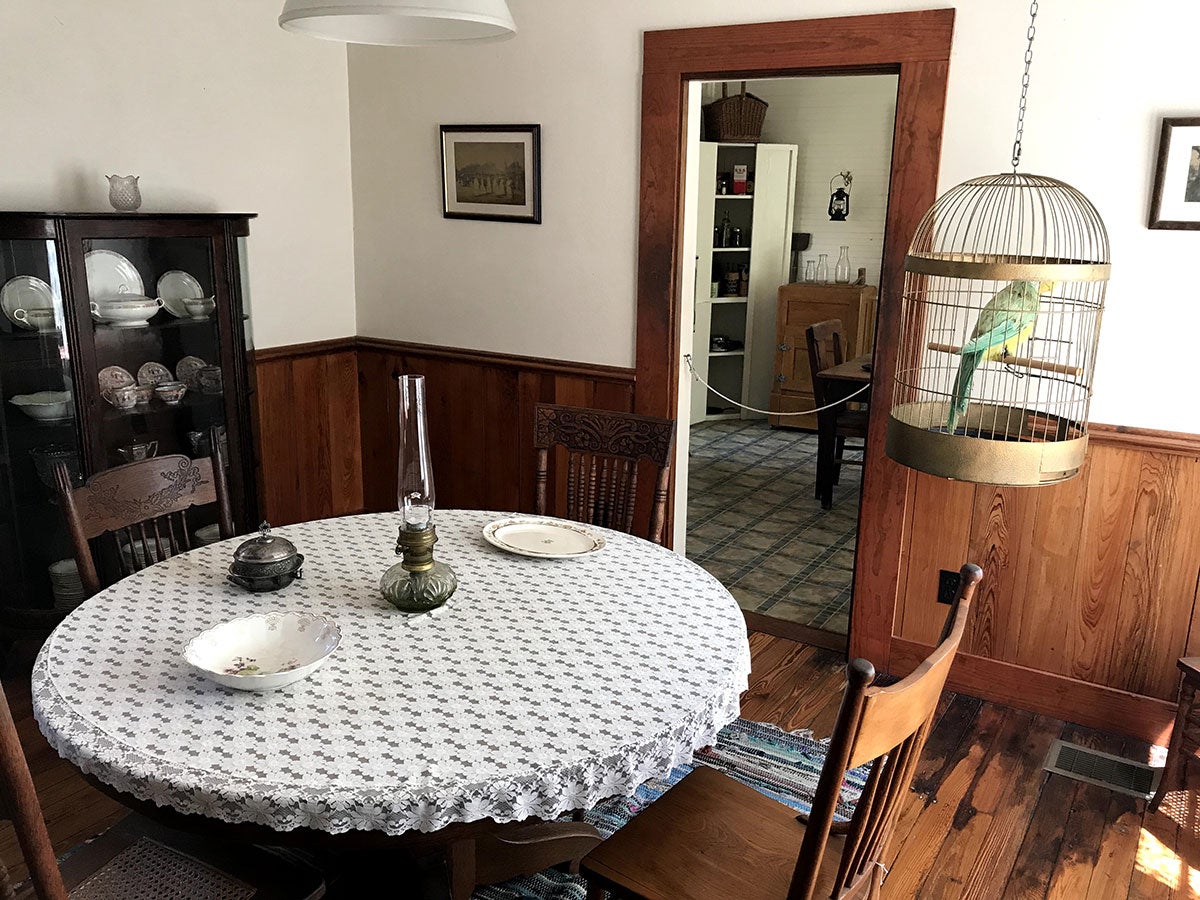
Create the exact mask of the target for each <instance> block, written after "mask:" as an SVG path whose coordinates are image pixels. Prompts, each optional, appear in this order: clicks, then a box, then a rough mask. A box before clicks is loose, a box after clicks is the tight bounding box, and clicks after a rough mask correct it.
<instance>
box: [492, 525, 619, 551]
mask: <svg viewBox="0 0 1200 900" xmlns="http://www.w3.org/2000/svg"><path fill="white" fill-rule="evenodd" d="M483 539H484V540H485V541H487V542H488V543H489V544H491V545H492V546H493V547H499V548H500V549H501V550H505V551H507V552H509V553H516V554H517V555H518V556H534V557H539V558H541V559H573V558H575V557H577V556H588V555H589V554H592V553H599V552H600V551H601V550H603V549H604V547H605V545H606V543H607V542H606V541H605V540H604V538H603V537H601V536H600V535H599V534H597V533H596V532H595V531H593V530H592V529H590V528H588V527H587V526H586V525H581V524H579V523H578V522H567V521H564V520H563V519H550V518H544V517H542V516H508V517H506V518H503V519H497V520H496V521H495V522H489V523H488V524H487V525H485V526H483Z"/></svg>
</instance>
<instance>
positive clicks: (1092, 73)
mask: <svg viewBox="0 0 1200 900" xmlns="http://www.w3.org/2000/svg"><path fill="white" fill-rule="evenodd" d="M931 5H938V4H931V3H930V2H929V0H807V2H805V3H803V4H797V3H795V2H794V0H743V2H741V3H739V4H737V5H736V7H731V6H730V4H729V3H728V2H727V0H689V2H687V3H684V2H673V3H666V2H660V3H645V2H641V0H609V2H606V3H603V4H599V3H586V4H585V3H564V2H561V0H511V8H512V11H513V14H514V16H516V19H517V22H518V24H519V26H520V29H521V30H520V33H519V34H518V35H517V37H516V38H515V39H513V40H512V41H508V42H506V43H500V44H491V45H483V46H475V47H456V48H441V49H418V50H395V49H386V48H372V47H352V48H351V49H350V84H351V128H352V139H353V150H354V193H355V219H356V227H357V232H358V238H357V244H356V257H357V282H358V320H359V331H360V332H361V333H363V334H368V335H375V336H381V337H394V338H405V339H408V340H416V341H428V342H431V343H439V344H448V345H453V346H462V347H473V348H480V349H488V350H497V351H508V352H513V353H527V354H534V355H538V356H552V357H562V358H568V359H577V360H584V361H589V362H597V363H609V364H614V365H631V364H632V362H633V343H634V284H635V261H636V252H637V209H638V187H637V180H638V153H639V137H638V130H639V121H640V103H641V95H640V85H641V75H640V59H641V33H642V31H644V30H646V29H659V28H677V27H685V26H694V25H722V24H731V23H735V22H750V21H770V20H777V19H794V18H801V17H806V18H807V17H819V16H831V15H850V14H856V13H882V12H896V11H901V10H907V9H920V8H925V7H929V6H931ZM946 5H955V6H957V7H958V19H957V25H956V32H955V34H956V36H955V46H954V56H953V59H952V63H951V72H950V89H949V95H948V97H947V109H946V134H945V140H944V144H943V147H944V149H943V156H942V168H941V184H942V187H943V188H946V187H949V186H951V185H953V184H955V183H957V182H959V181H962V180H963V179H965V178H968V177H971V176H974V175H979V174H983V173H986V172H992V171H1002V170H1004V169H1005V168H1006V167H1007V166H1008V158H1009V153H1010V147H1011V144H1012V132H1013V126H1014V125H1015V118H1016V104H1017V96H1018V91H1019V84H1020V76H1021V70H1022V68H1023V54H1024V41H1025V28H1026V16H1027V14H1028V6H1029V4H1028V2H1027V0H970V2H967V0H959V2H957V3H954V4H950V3H947V4H946ZM1198 33H1200V4H1196V3H1183V2H1177V0H1151V2H1149V3H1148V4H1145V5H1143V6H1142V7H1140V8H1138V9H1137V11H1136V13H1131V10H1130V8H1129V6H1128V5H1127V4H1123V3H1118V2H1116V0H1057V2H1055V3H1048V4H1043V5H1042V7H1041V14H1040V15H1039V17H1038V39H1037V45H1036V47H1035V51H1034V52H1035V59H1034V64H1033V72H1032V79H1033V83H1032V87H1031V90H1030V95H1029V102H1030V106H1029V113H1028V117H1027V119H1026V130H1025V134H1026V145H1025V157H1024V163H1025V165H1024V168H1026V169H1028V170H1030V171H1034V172H1042V173H1046V174H1052V175H1055V176H1057V177H1060V178H1063V179H1065V180H1067V181H1069V182H1071V183H1073V184H1075V185H1076V186H1077V187H1078V188H1080V189H1081V190H1083V191H1084V192H1085V193H1087V194H1088V195H1089V196H1090V197H1091V198H1092V200H1093V201H1094V202H1095V204H1096V205H1097V207H1098V208H1099V209H1100V211H1101V213H1102V214H1103V215H1104V217H1105V220H1106V221H1107V223H1108V227H1109V229H1110V231H1111V234H1112V242H1113V255H1114V262H1115V270H1114V275H1113V279H1112V285H1111V288H1110V291H1109V302H1110V306H1109V313H1108V315H1107V317H1106V326H1105V332H1104V333H1105V337H1104V339H1103V343H1102V345H1101V348H1100V360H1099V364H1098V370H1097V384H1096V391H1097V394H1096V401H1095V404H1094V407H1093V418H1094V419H1096V420H1097V421H1104V422H1115V423H1122V424H1128V425H1138V426H1144V427H1158V428H1170V429H1179V430H1186V431H1200V404H1196V403H1194V402H1191V401H1190V400H1187V401H1181V400H1180V399H1178V398H1177V397H1176V396H1174V395H1173V393H1172V392H1170V391H1162V390H1158V389H1148V388H1147V387H1146V386H1145V385H1143V384H1140V383H1139V382H1138V381H1137V379H1135V378H1132V377H1130V376H1129V374H1128V369H1127V368H1126V366H1127V361H1128V360H1129V358H1130V354H1129V351H1128V349H1127V348H1128V347H1129V345H1130V340H1129V339H1130V336H1138V338H1139V340H1138V342H1137V344H1138V345H1140V346H1153V345H1155V344H1156V343H1160V341H1159V340H1158V335H1159V334H1160V333H1161V332H1162V331H1165V330H1169V331H1171V332H1176V333H1195V332H1197V331H1200V302H1197V300H1200V281H1197V279H1196V275H1195V263H1194V260H1195V258H1196V256H1197V253H1198V252H1200V234H1197V233H1196V232H1178V233H1166V232H1151V231H1147V230H1146V228H1145V219H1146V210H1147V204H1148V193H1149V189H1150V182H1151V178H1152V169H1153V164H1154V156H1155V152H1156V146H1155V145H1156V142H1157V134H1158V127H1159V119H1160V117H1161V116H1163V115H1184V114H1192V115H1195V114H1196V113H1197V112H1198V111H1200V99H1198V98H1197V94H1196V91H1195V63H1194V48H1193V44H1194V40H1195V35H1196V34H1198ZM523 121H532V122H540V123H541V125H542V129H543V138H544V173H545V174H544V182H543V184H544V189H545V199H544V207H545V224H544V225H541V226H528V225H499V224H490V223H480V222H459V221H450V220H444V219H442V218H441V212H440V208H441V207H440V204H441V198H440V193H439V190H440V189H439V185H438V166H439V156H438V142H437V126H438V124H439V123H443V122H444V123H454V122H523ZM1148 332H1149V333H1148ZM1155 359H1156V372H1157V375H1158V377H1157V378H1156V379H1155V382H1156V385H1159V386H1161V385H1175V384H1180V385H1182V384H1190V382H1191V381H1192V380H1193V377H1194V376H1193V372H1192V361H1191V360H1190V359H1189V358H1188V357H1187V355H1186V354H1174V355H1171V354H1161V355H1159V356H1156V358H1155Z"/></svg>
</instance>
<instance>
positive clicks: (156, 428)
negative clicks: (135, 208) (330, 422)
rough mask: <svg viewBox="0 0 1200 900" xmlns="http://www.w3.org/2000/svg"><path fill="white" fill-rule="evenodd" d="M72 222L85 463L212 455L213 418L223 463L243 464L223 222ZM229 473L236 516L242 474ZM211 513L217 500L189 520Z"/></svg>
mask: <svg viewBox="0 0 1200 900" xmlns="http://www.w3.org/2000/svg"><path fill="white" fill-rule="evenodd" d="M67 233H68V235H69V236H70V242H69V254H70V261H71V268H72V272H73V276H74V278H73V282H74V286H75V288H74V292H75V295H76V296H75V304H76V308H77V310H78V320H79V323H80V325H79V334H80V348H79V356H80V363H81V366H80V369H79V371H80V373H81V375H80V377H81V379H82V378H86V383H84V384H81V385H80V395H81V398H83V402H85V403H86V404H87V406H88V411H89V415H87V416H86V417H85V421H86V423H87V428H86V430H85V433H84V442H85V453H86V457H87V460H88V462H89V466H88V470H89V471H99V470H101V469H106V468H110V467H112V466H116V465H121V464H122V463H125V462H129V461H132V460H136V459H140V458H144V457H145V456H165V455H169V454H183V455H185V456H189V457H192V458H199V457H202V456H209V455H210V454H211V452H212V444H211V435H212V434H213V429H214V428H215V429H216V434H217V440H218V441H220V443H221V445H222V448H223V450H224V453H225V461H226V465H227V466H232V467H233V470H234V471H235V472H236V471H238V467H239V466H241V465H242V464H243V462H244V460H242V459H241V458H240V449H239V448H240V447H241V446H242V443H241V441H239V440H238V437H239V434H238V432H239V429H240V428H241V427H242V423H241V421H240V417H239V415H238V402H239V400H238V393H237V380H238V371H237V370H238V367H240V366H244V365H245V362H244V360H243V359H242V358H241V343H242V338H241V335H242V331H243V328H244V322H243V319H244V316H243V314H242V312H241V306H240V303H237V302H235V301H236V299H237V295H236V291H235V289H234V286H233V279H234V278H235V277H236V273H234V272H231V270H230V266H229V260H228V258H227V251H226V246H227V245H226V241H225V232H224V226H223V224H222V223H221V222H220V221H217V220H214V221H168V222H163V221H155V220H153V219H141V220H136V221H135V220H130V221H128V222H121V221H119V220H118V221H113V220H106V221H104V222H99V223H98V222H93V221H87V220H84V221H78V222H70V223H68V224H67ZM80 276H82V277H80ZM229 483H230V488H231V493H232V494H233V495H234V496H233V498H232V499H233V506H234V509H235V517H237V518H239V519H240V518H242V517H241V516H238V515H237V511H240V510H244V509H246V508H247V507H246V502H245V501H246V498H245V497H244V496H243V494H244V492H245V487H246V486H245V484H244V479H242V478H238V477H232V478H230V479H229ZM205 512H207V513H208V517H207V518H205V516H204V513H205ZM215 519H216V511H215V510H207V511H201V513H200V515H199V516H198V517H197V518H195V520H194V521H193V523H192V524H193V527H197V526H201V525H205V524H211V523H212V522H214V521H215ZM242 526H243V527H245V525H244V523H242Z"/></svg>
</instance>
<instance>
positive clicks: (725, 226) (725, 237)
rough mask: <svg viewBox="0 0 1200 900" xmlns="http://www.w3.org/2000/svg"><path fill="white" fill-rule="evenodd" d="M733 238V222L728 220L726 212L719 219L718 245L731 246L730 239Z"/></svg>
mask: <svg viewBox="0 0 1200 900" xmlns="http://www.w3.org/2000/svg"><path fill="white" fill-rule="evenodd" d="M732 240H733V223H732V222H731V221H729V213H728V212H726V213H725V215H724V216H723V217H722V219H721V243H719V244H717V246H718V247H732V246H733V244H731V243H730V241H732Z"/></svg>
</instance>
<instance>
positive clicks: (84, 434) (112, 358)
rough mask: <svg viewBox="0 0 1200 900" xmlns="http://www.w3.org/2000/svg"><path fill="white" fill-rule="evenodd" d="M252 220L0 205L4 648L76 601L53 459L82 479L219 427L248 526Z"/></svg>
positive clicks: (0, 614) (189, 444)
mask: <svg viewBox="0 0 1200 900" xmlns="http://www.w3.org/2000/svg"><path fill="white" fill-rule="evenodd" d="M251 218H253V216H252V215H251V214H245V213H240V214H190V213H189V214H178V215H175V214H159V213H153V214H143V213H114V214H84V213H34V212H0V397H2V399H3V407H4V408H3V414H2V415H0V494H2V496H0V643H2V642H4V641H7V640H10V639H11V638H12V637H13V636H15V635H16V634H19V633H20V632H22V631H26V630H33V631H38V630H41V631H46V630H48V629H49V627H50V626H52V625H53V624H54V622H56V621H57V620H58V619H60V618H61V617H62V616H63V615H65V614H66V613H67V612H68V611H69V610H70V608H71V607H72V606H73V605H74V604H76V603H78V600H79V598H78V597H77V596H76V594H77V591H76V590H75V589H74V588H73V587H72V577H71V576H70V574H69V573H68V570H69V569H70V563H69V562H68V560H69V559H70V557H71V544H70V540H69V538H68V535H67V531H66V525H65V522H64V520H63V517H62V515H61V513H60V511H59V509H58V506H57V504H56V503H55V500H54V489H53V484H54V480H53V474H52V473H53V469H54V466H55V464H56V463H57V462H59V461H62V462H65V463H66V465H67V466H68V468H69V470H70V471H71V472H72V475H73V477H75V478H76V479H78V480H79V481H82V479H84V478H86V477H88V476H90V475H92V474H93V473H95V472H99V471H102V470H104V469H107V468H111V467H112V466H116V465H120V464H122V463H124V462H126V461H131V460H134V459H137V458H141V457H143V456H145V455H166V454H171V453H183V454H187V455H189V456H191V457H198V456H202V455H208V454H209V453H210V448H211V438H210V435H212V434H217V435H218V436H219V437H218V439H220V440H222V441H223V442H224V444H225V445H226V451H227V452H226V461H227V464H228V467H229V473H228V475H229V485H230V493H231V495H232V502H233V511H234V522H235V526H236V527H237V529H238V531H239V533H245V532H247V531H249V530H250V529H251V528H252V526H253V525H255V524H257V521H258V496H257V488H256V484H255V454H254V441H253V435H254V432H255V418H254V397H253V394H254V369H253V361H252V359H251V353H252V340H251V334H250V315H249V307H248V302H249V297H248V290H247V277H246V247H245V243H246V237H247V235H248V234H249V225H250V219H251ZM171 382H182V383H183V385H184V389H183V390H181V389H180V386H179V385H175V384H171ZM181 393H182V395H183V396H182V397H179V395H180V394H181ZM214 426H216V427H217V428H218V430H217V431H216V432H213V431H212V430H211V429H212V428H213V427H214ZM215 521H216V513H215V510H213V511H212V513H211V518H209V519H206V518H204V516H203V513H202V514H201V515H200V517H198V518H197V519H195V520H194V521H193V522H192V523H190V524H191V527H192V528H193V529H199V528H202V527H203V526H205V525H206V524H211V523H212V522H215Z"/></svg>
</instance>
